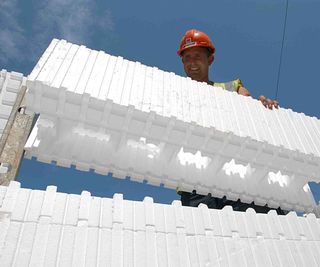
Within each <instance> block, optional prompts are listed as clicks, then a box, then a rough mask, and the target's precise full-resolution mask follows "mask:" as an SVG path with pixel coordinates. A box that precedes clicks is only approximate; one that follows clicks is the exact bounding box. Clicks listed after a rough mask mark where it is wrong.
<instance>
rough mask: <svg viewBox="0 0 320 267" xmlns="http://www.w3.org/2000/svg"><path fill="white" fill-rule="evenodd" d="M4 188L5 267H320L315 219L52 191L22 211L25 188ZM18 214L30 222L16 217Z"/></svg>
mask: <svg viewBox="0 0 320 267" xmlns="http://www.w3.org/2000/svg"><path fill="white" fill-rule="evenodd" d="M5 189H6V190H4V187H1V186H0V191H1V192H3V193H4V194H3V201H2V203H1V204H0V237H1V239H0V262H1V266H4V267H5V266H80V265H81V266H97V265H98V266H100V265H104V266H105V265H107V264H109V265H110V264H111V265H112V266H124V265H125V266H131V265H137V266H219V264H220V265H223V266H224V265H226V266H280V265H281V266H319V261H320V258H319V255H320V220H319V219H316V218H315V216H314V214H308V215H307V216H306V217H298V216H297V215H296V213H294V212H290V213H289V214H288V215H286V216H283V215H277V214H276V212H275V211H270V212H269V213H268V214H256V213H255V212H254V211H253V210H252V209H248V210H247V211H246V212H237V211H233V210H232V208H231V207H229V206H227V207H225V208H224V209H222V210H215V209H208V208H207V207H206V206H205V205H203V204H202V205H200V206H199V207H198V208H193V207H184V206H181V203H180V202H179V201H174V202H173V203H172V205H164V204H158V203H153V200H152V199H151V198H149V197H146V198H145V199H144V201H143V202H136V201H129V200H125V199H123V197H122V195H121V194H115V195H114V197H113V199H109V198H99V197H92V196H91V195H90V193H89V192H86V191H84V192H83V193H82V194H81V195H67V194H64V193H58V192H56V188H55V187H54V186H49V187H48V188H47V190H46V191H39V190H29V191H31V192H30V194H29V200H28V201H27V202H28V203H29V204H27V205H24V206H22V207H21V202H20V200H19V199H20V198H21V197H20V196H21V195H22V194H24V192H26V189H22V188H20V187H19V183H18V182H11V184H10V185H9V187H8V188H5ZM21 192H23V193H21ZM40 196H41V197H40ZM32 199H34V201H35V200H37V202H38V204H37V205H35V204H32V202H33V200H32ZM9 203H10V205H9ZM61 207H65V208H61ZM21 210H23V212H21ZM58 210H59V212H61V216H60V215H59V216H57V215H56V214H57V212H58ZM18 213H23V214H25V215H24V216H23V217H17V216H14V214H18ZM36 214H37V216H35V215H36ZM58 218H59V219H58ZM67 218H69V219H67ZM94 218H95V219H94Z"/></svg>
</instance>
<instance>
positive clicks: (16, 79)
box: [0, 70, 26, 137]
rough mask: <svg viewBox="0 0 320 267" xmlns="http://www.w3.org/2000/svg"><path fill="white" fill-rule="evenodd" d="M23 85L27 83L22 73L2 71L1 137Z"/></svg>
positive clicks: (0, 81)
mask: <svg viewBox="0 0 320 267" xmlns="http://www.w3.org/2000/svg"><path fill="white" fill-rule="evenodd" d="M23 85H26V78H25V77H23V75H22V74H21V73H18V72H8V71H6V70H1V71H0V137H1V136H2V133H3V131H4V129H5V127H6V125H7V122H8V119H9V117H10V115H11V111H12V108H13V105H14V104H15V102H16V99H17V94H18V93H19V92H20V89H21V86H23Z"/></svg>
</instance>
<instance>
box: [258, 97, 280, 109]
mask: <svg viewBox="0 0 320 267" xmlns="http://www.w3.org/2000/svg"><path fill="white" fill-rule="evenodd" d="M259 100H260V101H261V103H262V105H264V106H265V107H266V108H269V109H273V108H278V107H279V102H278V101H276V100H271V99H269V98H266V97H265V96H264V95H261V96H259Z"/></svg>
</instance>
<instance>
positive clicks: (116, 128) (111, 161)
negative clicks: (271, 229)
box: [26, 39, 320, 211]
mask: <svg viewBox="0 0 320 267" xmlns="http://www.w3.org/2000/svg"><path fill="white" fill-rule="evenodd" d="M27 84H28V93H27V102H28V104H27V111H28V112H37V113H41V116H40V119H39V120H38V122H37V125H36V127H35V128H34V131H33V133H32V134H31V136H30V139H29V141H28V144H27V146H26V150H27V157H32V156H34V157H37V158H38V159H39V160H41V161H44V162H51V161H56V162H57V164H58V165H61V166H66V167H68V166H70V165H71V164H73V165H75V166H76V167H77V168H78V169H80V170H89V169H93V170H95V171H96V172H98V173H103V174H106V173H108V172H113V174H114V176H116V177H119V178H123V177H125V176H130V177H131V178H132V179H133V180H136V181H141V182H142V181H144V180H146V181H147V182H149V183H151V184H155V185H160V184H164V185H165V186H166V187H170V188H177V187H178V188H179V189H180V190H185V191H191V190H193V189H196V190H197V192H198V193H202V194H207V193H212V194H213V195H215V196H218V197H222V196H225V195H226V196H227V197H228V198H229V199H232V200H237V199H238V198H240V199H241V200H242V201H243V202H247V203H251V202H252V201H254V202H255V203H256V204H258V205H265V204H268V205H269V206H271V207H279V206H281V207H282V208H283V209H294V210H298V211H311V210H312V209H313V208H314V206H315V202H314V200H313V197H312V195H311V192H310V189H309V187H308V185H307V183H308V182H309V181H316V182H319V178H320V176H319V173H320V122H319V120H318V119H317V118H311V117H308V116H305V115H304V114H300V113H295V112H293V111H292V110H287V109H282V108H280V109H278V110H269V109H266V108H264V107H263V106H262V105H261V103H260V102H259V101H257V100H255V99H252V98H251V97H243V96H240V95H238V94H236V93H231V92H228V91H225V90H222V89H221V88H217V87H212V86H209V85H207V84H205V83H199V82H196V81H193V80H191V79H189V78H184V77H180V76H177V75H175V74H174V73H169V72H165V71H162V70H159V69H157V68H155V67H148V66H145V65H143V64H141V63H139V62H132V61H128V60H126V59H123V58H122V57H114V56H111V55H108V54H106V53H104V52H103V51H99V52H98V51H94V50H90V49H88V48H86V47H85V46H78V45H74V44H71V43H68V42H66V41H64V40H61V41H59V40H56V39H54V40H53V41H52V42H51V44H50V45H49V47H48V48H47V50H46V51H45V52H44V54H43V55H42V57H41V58H40V60H39V62H38V63H37V65H36V66H35V68H34V70H33V71H32V73H31V74H30V75H29V77H28V81H27ZM243 114H245V116H244V115H243Z"/></svg>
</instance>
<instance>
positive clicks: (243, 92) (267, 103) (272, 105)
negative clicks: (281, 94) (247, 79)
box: [238, 86, 279, 109]
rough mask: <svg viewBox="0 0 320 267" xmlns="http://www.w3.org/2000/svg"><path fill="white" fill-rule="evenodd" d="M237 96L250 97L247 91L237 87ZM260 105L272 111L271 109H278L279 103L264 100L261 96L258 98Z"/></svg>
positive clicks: (267, 99)
mask: <svg viewBox="0 0 320 267" xmlns="http://www.w3.org/2000/svg"><path fill="white" fill-rule="evenodd" d="M238 94H239V95H244V96H250V95H251V94H250V92H249V91H248V89H246V88H244V87H243V86H241V87H239V89H238ZM258 99H259V100H260V101H261V103H262V105H264V106H265V107H266V108H269V109H273V108H278V107H279V102H278V101H276V100H271V99H269V98H266V97H265V96H263V95H261V96H259V98H258Z"/></svg>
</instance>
